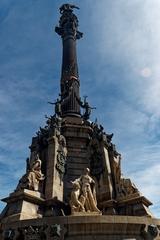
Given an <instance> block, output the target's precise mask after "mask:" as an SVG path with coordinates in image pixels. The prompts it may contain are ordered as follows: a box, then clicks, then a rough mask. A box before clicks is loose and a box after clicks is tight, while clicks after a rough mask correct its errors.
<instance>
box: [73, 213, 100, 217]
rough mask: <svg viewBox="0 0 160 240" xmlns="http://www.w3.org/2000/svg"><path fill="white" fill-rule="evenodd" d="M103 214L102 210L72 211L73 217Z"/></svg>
mask: <svg viewBox="0 0 160 240" xmlns="http://www.w3.org/2000/svg"><path fill="white" fill-rule="evenodd" d="M99 215H102V213H101V212H74V213H72V215H71V217H73V216H99Z"/></svg>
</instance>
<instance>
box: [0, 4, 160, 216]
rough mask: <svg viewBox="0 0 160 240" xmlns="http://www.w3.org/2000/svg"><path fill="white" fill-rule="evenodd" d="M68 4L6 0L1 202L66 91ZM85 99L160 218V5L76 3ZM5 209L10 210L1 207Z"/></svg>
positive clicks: (1, 16)
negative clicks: (63, 31) (62, 12)
mask: <svg viewBox="0 0 160 240" xmlns="http://www.w3.org/2000/svg"><path fill="white" fill-rule="evenodd" d="M62 3H64V2H63V1H60V0H45V1H44V0H27V1H26V0H1V1H0V36H1V37H0V83H1V88H0V109H1V117H0V133H1V138H0V197H1V198H3V197H5V196H7V195H8V194H9V193H10V192H12V191H13V190H14V189H15V186H16V184H17V182H18V179H19V178H20V176H21V175H22V174H23V173H24V171H25V159H26V158H27V157H28V156H29V149H28V146H29V145H30V143H31V138H32V136H33V135H35V132H36V131H37V129H38V128H39V126H43V125H44V123H45V118H44V115H45V114H48V115H50V114H52V111H53V109H52V106H51V105H48V104H47V101H53V100H55V99H56V97H57V95H58V93H59V80H60V70H61V50H62V47H61V40H60V37H59V36H58V35H57V34H56V33H55V32H54V27H55V25H57V24H58V21H59V11H58V8H59V7H60V6H61V4H62ZM72 3H74V4H76V5H78V6H79V7H80V10H79V11H78V10H77V11H76V13H77V15H78V18H79V22H80V27H79V30H80V31H82V32H83V33H84V37H83V38H82V39H81V40H79V41H78V46H77V51H78V62H79V72H80V81H81V96H83V95H88V100H89V101H90V103H91V105H92V106H96V107H97V109H96V110H94V112H93V114H92V120H95V118H96V117H97V118H98V121H99V123H101V124H102V125H103V126H104V127H105V129H106V131H107V132H108V133H112V132H113V133H114V138H113V142H114V143H116V145H117V149H118V150H119V152H120V153H121V154H122V170H123V174H124V176H126V177H131V178H132V180H133V181H134V182H135V184H136V185H137V186H138V188H139V190H140V191H141V192H142V193H143V194H144V195H145V196H146V197H147V198H149V199H150V200H151V201H152V202H153V204H154V205H153V207H152V208H151V209H152V212H153V213H154V215H155V216H156V217H160V200H159V199H160V198H159V196H160V182H159V176H160V161H159V160H160V124H159V122H160V95H159V93H160V44H159V43H160V29H159V26H160V14H159V12H160V1H159V0H114V1H113V0H94V1H93V0H75V1H72ZM0 206H1V208H3V206H4V205H3V204H1V205H0Z"/></svg>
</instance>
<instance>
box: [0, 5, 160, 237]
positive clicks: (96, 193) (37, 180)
mask: <svg viewBox="0 0 160 240" xmlns="http://www.w3.org/2000/svg"><path fill="white" fill-rule="evenodd" d="M76 9H78V7H76V6H75V5H71V4H64V5H62V6H61V7H60V15H61V17H60V21H59V25H58V26H56V28H55V32H56V33H57V34H58V35H59V36H60V38H61V39H62V46H63V56H62V70H61V79H60V94H59V97H58V98H57V100H56V101H55V102H51V103H50V104H53V105H54V108H55V111H54V113H53V115H51V116H46V125H45V126H44V127H40V129H39V130H38V131H37V133H36V135H35V136H34V137H33V138H32V143H31V146H30V147H29V148H30V155H29V158H27V160H26V172H25V173H24V175H23V176H22V177H21V178H20V179H19V182H18V184H17V186H15V189H14V190H13V192H12V193H10V194H9V196H8V197H6V198H4V199H2V201H3V202H5V203H6V207H5V208H4V210H3V211H2V213H1V216H0V239H1V240H31V239H32V240H33V239H34V240H45V239H46V240H52V239H53V240H64V239H66V240H74V239H75V240H81V239H82V240H93V239H97V240H104V239H109V240H122V239H123V240H124V239H128V240H129V239H130V240H131V239H132V240H142V239H157V240H158V239H160V234H159V232H160V231H159V229H160V220H158V219H155V218H154V217H153V216H152V213H151V212H150V210H149V206H150V205H151V204H152V203H151V202H150V201H149V200H148V199H147V198H146V197H145V196H143V194H142V193H141V192H140V191H139V190H138V189H137V187H136V186H135V184H134V183H133V182H132V180H131V179H129V178H125V177H124V176H123V175H122V173H121V154H120V153H119V152H118V151H117V149H116V146H115V145H114V143H113V142H112V138H113V134H109V133H107V132H105V130H104V128H103V126H102V125H100V124H99V123H98V122H97V121H95V122H92V121H90V115H91V112H92V109H93V107H91V105H90V103H89V102H88V100H87V97H84V99H81V97H80V79H79V73H78V64H77V54H76V44H77V42H78V40H79V39H81V38H82V37H83V34H82V33H81V32H80V31H79V30H78V19H77V16H76V15H75V14H74V10H76ZM82 112H83V113H82Z"/></svg>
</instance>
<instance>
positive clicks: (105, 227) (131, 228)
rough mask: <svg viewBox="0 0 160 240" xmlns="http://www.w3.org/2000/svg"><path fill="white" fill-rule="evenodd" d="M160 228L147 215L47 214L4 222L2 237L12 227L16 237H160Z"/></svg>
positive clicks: (113, 239)
mask: <svg viewBox="0 0 160 240" xmlns="http://www.w3.org/2000/svg"><path fill="white" fill-rule="evenodd" d="M159 228H160V220H158V219H153V218H148V217H129V216H69V217H44V218H42V219H30V220H23V221H17V222H10V223H5V224H2V226H1V231H0V233H1V237H0V239H1V240H5V238H4V236H6V234H7V231H12V233H13V235H14V234H15V236H17V237H15V238H13V239H14V240H17V239H21V240H25V239H28V240H31V239H39V240H44V239H46V240H51V239H52V240H53V239H57V240H93V239H96V240H106V239H107V240H144V239H146V240H147V239H150V240H151V239H156V240H160V237H159ZM19 236H20V237H19Z"/></svg>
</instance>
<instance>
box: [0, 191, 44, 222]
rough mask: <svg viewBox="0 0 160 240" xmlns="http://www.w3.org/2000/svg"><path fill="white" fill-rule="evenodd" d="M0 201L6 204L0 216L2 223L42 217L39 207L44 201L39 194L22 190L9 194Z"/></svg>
mask: <svg viewBox="0 0 160 240" xmlns="http://www.w3.org/2000/svg"><path fill="white" fill-rule="evenodd" d="M2 201H3V202H6V203H7V206H6V207H5V209H4V211H3V212H2V215H1V218H2V219H3V222H8V221H9V222H10V221H18V220H23V219H32V218H40V217H42V215H41V213H40V206H41V205H43V203H44V201H45V200H44V199H43V198H42V196H41V194H40V193H39V192H35V191H31V190H27V189H24V190H21V191H18V192H14V193H11V194H10V195H9V197H7V198H4V199H2Z"/></svg>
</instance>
